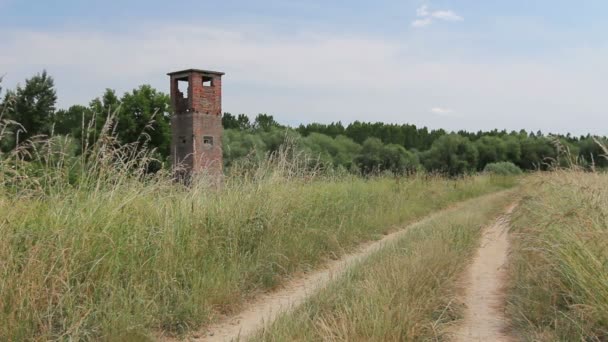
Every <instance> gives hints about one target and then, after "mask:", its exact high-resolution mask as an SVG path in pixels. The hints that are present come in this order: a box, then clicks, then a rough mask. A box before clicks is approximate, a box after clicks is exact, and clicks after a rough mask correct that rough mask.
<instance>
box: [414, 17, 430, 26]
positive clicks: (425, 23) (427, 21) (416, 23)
mask: <svg viewBox="0 0 608 342" xmlns="http://www.w3.org/2000/svg"><path fill="white" fill-rule="evenodd" d="M432 22H433V20H431V18H424V19H416V20H414V21H412V27H426V26H429V25H431V23H432Z"/></svg>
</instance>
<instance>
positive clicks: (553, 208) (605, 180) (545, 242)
mask: <svg viewBox="0 0 608 342" xmlns="http://www.w3.org/2000/svg"><path fill="white" fill-rule="evenodd" d="M525 190H526V193H527V197H526V199H525V200H524V201H523V203H522V205H521V206H520V207H519V209H518V210H517V211H516V213H515V219H514V220H513V224H514V232H515V234H514V235H513V236H514V238H513V240H514V251H513V263H512V266H511V278H512V280H511V286H510V290H509V307H508V309H509V312H510V315H511V317H512V319H513V322H514V324H515V328H516V330H517V331H518V332H519V334H520V337H521V338H522V340H529V341H532V340H540V341H556V340H560V341H606V340H608V175H607V174H599V173H584V172H580V171H576V170H561V171H557V172H554V173H552V174H549V175H547V174H545V175H537V176H535V177H532V178H530V179H528V180H527V182H526V186H525Z"/></svg>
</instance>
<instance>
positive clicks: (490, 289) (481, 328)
mask: <svg viewBox="0 0 608 342" xmlns="http://www.w3.org/2000/svg"><path fill="white" fill-rule="evenodd" d="M515 207H516V204H513V205H511V206H510V207H509V208H508V210H507V213H506V214H505V215H504V216H502V217H501V218H499V219H498V220H497V221H496V222H495V223H494V224H493V225H492V226H490V227H488V228H486V230H485V232H484V236H483V240H482V245H481V247H480V248H479V250H478V251H477V255H476V256H475V259H474V260H473V264H472V265H471V266H470V268H469V269H468V271H467V274H466V278H465V296H464V304H465V305H466V311H465V317H464V320H463V321H462V322H460V324H459V325H458V326H457V327H456V329H455V330H454V333H453V334H452V337H453V340H454V341H457V342H461V341H462V342H464V341H467V342H469V341H471V342H473V341H513V340H514V339H513V338H512V337H510V336H509V334H508V332H507V328H508V324H507V321H506V319H505V315H504V307H505V298H504V281H505V279H506V276H507V274H506V273H507V268H506V266H507V265H506V263H507V256H508V251H509V239H508V237H507V229H508V226H509V216H510V214H511V213H512V212H513V209H515Z"/></svg>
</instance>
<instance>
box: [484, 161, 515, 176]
mask: <svg viewBox="0 0 608 342" xmlns="http://www.w3.org/2000/svg"><path fill="white" fill-rule="evenodd" d="M483 172H485V173H492V174H496V175H501V176H510V175H520V174H521V173H522V171H521V169H520V168H519V167H518V166H517V165H515V164H513V163H511V162H498V163H490V164H488V165H486V167H485V168H484V169H483Z"/></svg>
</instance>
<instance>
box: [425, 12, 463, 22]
mask: <svg viewBox="0 0 608 342" xmlns="http://www.w3.org/2000/svg"><path fill="white" fill-rule="evenodd" d="M431 16H432V17H433V18H435V19H440V20H446V21H463V20H464V18H463V17H461V16H459V15H458V14H456V13H454V12H452V11H435V12H433V13H432V14H431Z"/></svg>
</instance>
